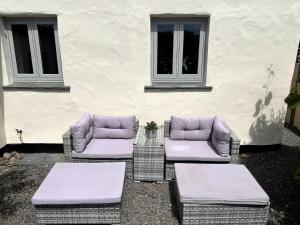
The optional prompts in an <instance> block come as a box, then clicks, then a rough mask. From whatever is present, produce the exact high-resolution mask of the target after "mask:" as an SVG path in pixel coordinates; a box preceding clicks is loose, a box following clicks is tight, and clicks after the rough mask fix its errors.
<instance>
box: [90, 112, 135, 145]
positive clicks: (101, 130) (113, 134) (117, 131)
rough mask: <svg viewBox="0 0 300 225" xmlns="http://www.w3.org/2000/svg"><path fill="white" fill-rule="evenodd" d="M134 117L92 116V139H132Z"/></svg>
mask: <svg viewBox="0 0 300 225" xmlns="http://www.w3.org/2000/svg"><path fill="white" fill-rule="evenodd" d="M134 126H135V116H104V115H94V131H95V132H94V138H100V139H101V138H115V139H131V138H134Z"/></svg>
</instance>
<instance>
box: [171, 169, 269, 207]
mask: <svg viewBox="0 0 300 225" xmlns="http://www.w3.org/2000/svg"><path fill="white" fill-rule="evenodd" d="M175 176H176V178H175V179H176V185H177V189H178V192H179V198H180V202H182V203H199V204H240V205H268V203H269V197H268V195H267V194H266V193H265V192H264V190H263V189H262V188H261V187H260V185H259V184H258V183H257V181H256V180H255V178H254V177H253V176H252V174H251V173H250V172H249V171H248V169H247V168H246V167H245V166H244V165H234V164H187V163H176V164H175Z"/></svg>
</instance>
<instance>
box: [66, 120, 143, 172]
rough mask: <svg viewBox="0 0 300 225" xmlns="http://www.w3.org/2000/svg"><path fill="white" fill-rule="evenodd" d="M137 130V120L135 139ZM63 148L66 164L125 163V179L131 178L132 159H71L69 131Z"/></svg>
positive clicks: (71, 147) (71, 148) (136, 123)
mask: <svg viewBox="0 0 300 225" xmlns="http://www.w3.org/2000/svg"><path fill="white" fill-rule="evenodd" d="M138 129H139V120H136V122H135V129H134V133H135V137H136V136H137V132H138ZM62 138H63V147H64V155H65V161H67V162H90V163H103V162H126V177H128V178H133V159H86V158H73V157H72V151H73V146H72V139H73V138H72V135H71V132H70V129H69V130H67V131H66V132H65V133H64V134H63V136H62Z"/></svg>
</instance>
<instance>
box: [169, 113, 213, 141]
mask: <svg viewBox="0 0 300 225" xmlns="http://www.w3.org/2000/svg"><path fill="white" fill-rule="evenodd" d="M213 121H214V117H211V116H207V117H204V116H203V117H176V116H171V132H170V139H172V140H195V141H208V140H211V130H212V126H213Z"/></svg>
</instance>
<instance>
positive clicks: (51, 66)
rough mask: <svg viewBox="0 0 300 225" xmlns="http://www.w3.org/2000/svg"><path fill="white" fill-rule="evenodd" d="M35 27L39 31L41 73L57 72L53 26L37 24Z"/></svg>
mask: <svg viewBox="0 0 300 225" xmlns="http://www.w3.org/2000/svg"><path fill="white" fill-rule="evenodd" d="M37 27H38V33H39V41H40V49H41V58H42V66H43V73H44V74H58V66H57V56H56V48H55V36H54V27H53V25H52V24H39V25H38V26H37Z"/></svg>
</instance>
